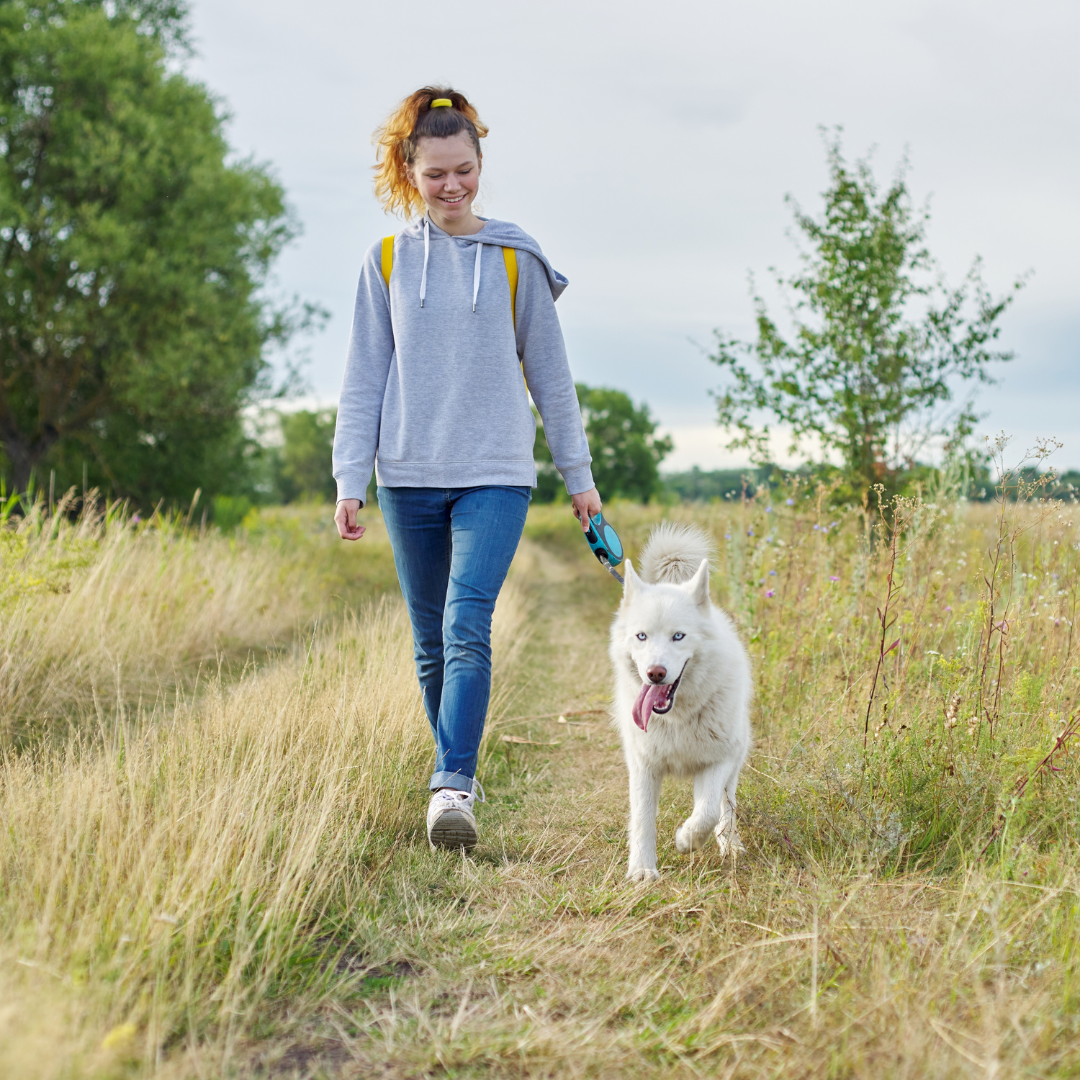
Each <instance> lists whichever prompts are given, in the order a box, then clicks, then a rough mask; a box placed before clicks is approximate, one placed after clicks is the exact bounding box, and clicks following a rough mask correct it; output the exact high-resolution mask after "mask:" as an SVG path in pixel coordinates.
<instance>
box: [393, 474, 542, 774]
mask: <svg viewBox="0 0 1080 1080" xmlns="http://www.w3.org/2000/svg"><path fill="white" fill-rule="evenodd" d="M378 493H379V508H380V509H381V510H382V515H383V521H384V522H385V523H386V531H387V532H388V533H389V534H390V543H391V545H392V546H393V549H394V564H395V566H396V567H397V574H398V582H399V583H400V585H401V592H402V595H403V596H404V597H405V603H406V605H407V607H408V609H409V619H410V620H411V622H412V632H413V647H414V653H415V656H416V674H417V677H418V678H419V680H420V689H421V691H422V693H423V695H424V709H425V711H426V712H427V717H428V721H429V722H430V723H431V730H432V733H433V734H434V736H435V772H434V774H433V775H432V777H431V783H430V785H429V786H430V788H431V790H432V791H434V790H435V789H436V788H441V787H449V788H457V789H458V790H460V791H471V790H472V780H473V776H474V775H475V773H476V759H477V755H478V753H479V750H480V737H481V736H482V735H483V734H484V720H485V718H486V717H487V707H488V699H489V698H490V697H491V615H492V612H493V611H494V610H495V600H496V599H497V597H498V595H499V590H500V589H501V588H502V584H503V581H504V580H505V579H506V573H507V571H508V570H509V569H510V561H511V560H512V559H513V557H514V552H515V551H516V550H517V546H518V541H519V540H520V539H521V532H522V529H523V528H524V527H525V513H526V511H527V510H528V508H529V500H530V499H531V498H532V491H531V490H530V489H529V488H527V487H471V488H403V487H394V488H384V487H380V488H379V492H378Z"/></svg>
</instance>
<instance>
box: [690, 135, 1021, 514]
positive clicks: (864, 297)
mask: <svg viewBox="0 0 1080 1080" xmlns="http://www.w3.org/2000/svg"><path fill="white" fill-rule="evenodd" d="M827 152H828V166H829V176H830V181H831V182H830V185H829V188H828V190H827V191H826V192H825V193H824V199H825V209H824V213H823V214H822V216H821V217H820V218H814V217H811V216H810V215H809V214H806V213H804V212H803V211H802V210H801V209H800V208H799V206H798V205H797V204H794V203H793V200H792V199H791V197H790V196H789V197H788V201H789V202H792V203H793V205H794V212H795V223H796V225H797V227H798V229H799V231H800V232H801V233H802V235H803V236H804V237H805V238H806V240H807V241H808V242H809V249H808V250H803V251H802V252H801V261H802V269H801V271H800V272H799V273H796V274H794V275H793V276H791V277H784V276H782V275H780V274H778V273H776V272H775V271H773V273H774V275H775V278H776V282H777V285H778V286H779V287H780V289H781V290H783V291H784V292H786V294H787V296H788V298H789V303H790V312H791V321H792V330H793V335H792V336H791V337H785V336H784V335H783V334H782V333H781V330H780V328H779V327H778V326H777V324H776V323H775V322H774V321H773V319H772V318H771V316H770V315H769V313H768V311H767V310H766V305H765V302H764V300H763V299H762V298H761V297H760V296H755V298H754V303H755V307H756V309H757V329H758V336H757V341H756V342H755V343H753V344H745V343H742V342H739V341H737V340H735V339H734V338H731V337H728V336H726V335H725V334H724V333H722V332H721V331H716V351H715V353H714V354H713V355H712V356H711V357H710V359H712V360H713V361H714V362H715V363H717V364H719V365H720V367H721V368H723V369H724V370H725V371H727V372H728V374H729V376H730V381H729V383H728V384H727V386H726V387H725V388H724V389H723V390H722V391H721V392H720V393H718V394H717V401H718V419H719V423H720V424H721V425H723V426H726V427H728V428H729V429H734V432H735V434H734V436H733V437H732V439H731V441H730V442H729V443H728V446H729V448H738V447H743V448H749V449H750V450H751V452H752V455H753V457H754V459H755V460H757V461H762V462H763V461H765V460H766V455H767V453H768V437H769V421H770V420H774V421H776V422H779V423H780V424H783V425H786V426H788V427H789V428H790V431H791V440H792V448H791V450H792V452H798V451H801V452H802V454H803V456H804V457H805V458H806V459H807V460H810V459H812V457H813V455H814V454H815V452H820V453H822V454H824V455H830V454H832V455H836V456H838V457H839V458H840V459H841V460H842V461H843V466H842V468H843V473H844V478H845V480H846V485H847V489H848V490H847V492H846V494H847V495H849V496H851V495H853V496H855V497H858V498H861V497H863V496H864V495H865V493H866V492H867V491H868V490H869V489H870V488H871V486H872V485H875V484H882V485H883V486H884V488H885V489H886V491H889V490H895V488H896V487H897V485H898V484H899V483H900V481H901V479H902V470H903V469H905V468H911V467H912V466H913V465H914V464H915V462H916V461H917V459H918V455H919V454H921V453H925V452H926V450H927V449H928V448H929V445H930V444H931V443H932V442H933V440H934V439H935V438H936V439H939V440H941V441H942V442H943V444H944V447H945V449H946V451H952V452H957V450H958V448H960V447H961V446H962V444H963V440H964V439H965V438H966V436H968V435H969V434H970V433H971V431H972V426H973V424H974V422H975V420H976V419H977V417H976V416H975V414H974V413H973V411H972V402H971V400H968V402H967V403H966V404H964V405H962V406H961V407H960V408H958V409H954V410H953V411H952V413H951V415H950V414H948V413H947V412H946V410H947V409H948V406H949V403H950V402H951V400H952V397H953V391H954V388H955V387H956V386H957V384H958V383H961V382H965V381H969V380H976V381H978V382H984V383H985V382H992V381H993V379H992V378H991V377H990V375H989V372H988V371H987V367H988V365H989V364H991V363H992V362H994V361H1004V360H1010V359H1012V354H1011V353H1009V352H1005V351H1002V350H1000V349H998V348H996V347H995V345H994V343H995V342H996V340H997V337H998V334H999V330H1000V327H999V319H1000V316H1001V314H1002V313H1003V312H1004V311H1005V309H1006V308H1007V307H1008V305H1009V304H1010V303H1011V300H1012V297H1011V296H1007V297H1003V298H995V297H993V296H991V294H990V292H989V290H988V289H987V288H986V286H985V285H984V284H983V281H982V278H981V274H980V269H981V267H980V262H979V260H978V259H976V260H975V262H974V264H973V266H972V268H971V270H970V271H969V273H968V275H967V277H966V278H965V279H964V281H963V283H962V284H961V285H960V286H959V287H958V288H955V289H950V288H949V287H948V286H947V285H945V283H944V281H943V279H942V278H941V276H940V275H939V274H938V273H937V268H936V263H935V261H934V260H933V259H932V257H931V256H930V253H929V251H928V250H927V248H926V245H925V231H926V223H927V221H928V220H929V215H928V213H927V212H926V211H925V210H923V211H918V212H916V211H913V209H912V207H911V200H910V197H909V195H908V190H907V185H906V182H905V179H904V167H903V166H902V167H901V169H900V170H899V172H898V174H897V176H896V177H895V179H894V180H893V182H892V184H891V185H890V186H889V188H888V189H887V190H886V191H885V192H884V193H880V192H879V188H878V184H877V182H876V181H875V179H874V177H873V174H872V172H871V170H870V165H869V163H868V162H867V161H866V160H862V161H857V162H856V163H855V165H854V166H848V164H847V163H846V162H845V161H844V158H843V155H842V152H841V145H840V139H839V132H838V133H837V134H836V136H835V137H834V138H833V139H832V140H831V141H830V142H828V143H827ZM1020 285H1021V282H1020V281H1017V282H1016V285H1015V288H1019V287H1020ZM763 414H764V419H765V422H764V424H761V423H760V421H761V419H762V416H763Z"/></svg>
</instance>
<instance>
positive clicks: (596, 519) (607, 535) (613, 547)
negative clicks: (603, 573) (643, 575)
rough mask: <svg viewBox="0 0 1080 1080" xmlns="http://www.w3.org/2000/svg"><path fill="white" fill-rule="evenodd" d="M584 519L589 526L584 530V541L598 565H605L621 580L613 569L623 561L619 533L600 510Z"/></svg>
mask: <svg viewBox="0 0 1080 1080" xmlns="http://www.w3.org/2000/svg"><path fill="white" fill-rule="evenodd" d="M586 520H587V521H588V523H589V527H588V529H586V530H585V533H584V535H585V540H586V542H587V543H588V545H589V547H590V548H591V549H592V553H593V554H594V555H595V556H596V557H597V559H598V560H599V561H600V565H601V566H603V567H605V568H606V569H607V570H608V571H609V572H610V573H611V575H612V576H613V577H614V578H615V579H616V580H618V581H620V582H621V581H622V577H621V575H619V574H618V573H616V571H615V569H614V568H615V567H616V566H618V565H619V563H621V562H622V561H623V554H624V553H623V546H622V541H621V540H620V539H619V534H618V533H617V532H616V531H615V529H614V528H613V527H612V524H611V522H610V521H608V519H607V518H606V517H604V515H603V513H602V512H601V513H599V514H594V515H593V516H592V517H591V518H587V519H586Z"/></svg>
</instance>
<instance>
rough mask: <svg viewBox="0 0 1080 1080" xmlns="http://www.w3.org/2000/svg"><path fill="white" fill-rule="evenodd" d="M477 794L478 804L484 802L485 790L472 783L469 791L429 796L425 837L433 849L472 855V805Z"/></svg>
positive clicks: (473, 832)
mask: <svg viewBox="0 0 1080 1080" xmlns="http://www.w3.org/2000/svg"><path fill="white" fill-rule="evenodd" d="M478 793H479V795H480V801H481V802H486V801H487V798H486V796H485V795H484V789H483V788H482V787H481V786H480V782H479V781H478V780H475V779H474V780H473V782H472V791H457V790H455V789H454V788H443V790H442V791H434V792H432V794H431V802H429V803H428V811H427V836H428V843H430V844H431V846H432V847H433V848H436V847H443V848H465V850H466V851H471V850H472V849H473V848H474V847H476V817H475V816H474V814H473V805H474V804H475V803H476V796H477V794H478Z"/></svg>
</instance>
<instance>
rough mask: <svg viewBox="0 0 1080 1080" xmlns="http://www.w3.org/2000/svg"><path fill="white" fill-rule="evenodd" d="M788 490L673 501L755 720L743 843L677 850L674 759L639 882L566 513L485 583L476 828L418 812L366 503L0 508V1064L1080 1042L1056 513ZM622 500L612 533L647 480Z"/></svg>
mask: <svg viewBox="0 0 1080 1080" xmlns="http://www.w3.org/2000/svg"><path fill="white" fill-rule="evenodd" d="M792 495H793V504H792V505H790V506H789V505H787V502H786V499H785V498H783V497H780V496H777V495H775V494H774V495H773V496H772V502H771V503H770V501H769V497H768V496H766V495H765V494H762V495H760V496H759V498H758V499H756V500H753V501H749V502H743V503H738V502H736V503H734V504H723V505H713V506H707V507H697V508H689V507H676V508H673V509H669V510H667V511H666V513H667V514H668V516H670V517H674V518H678V519H683V520H694V521H697V522H698V523H700V524H702V525H703V526H705V527H706V528H708V529H709V530H710V531H711V532H712V533H713V534H714V536H715V537H716V540H717V550H718V559H717V565H716V568H715V573H714V576H713V595H714V599H715V600H716V601H717V602H718V603H721V604H722V605H723V606H725V608H726V609H727V610H728V611H729V612H730V613H731V614H732V616H733V617H734V618H735V620H736V622H737V623H738V625H739V626H740V629H741V631H742V633H743V635H744V639H745V640H746V642H747V644H748V646H749V648H750V650H751V654H752V656H753V660H754V665H755V672H756V681H757V688H758V691H757V693H758V696H757V701H756V703H755V709H754V730H755V741H756V747H755V750H754V752H753V754H752V756H751V758H750V760H749V763H748V766H747V768H746V770H745V771H744V773H743V781H742V785H741V788H740V803H739V807H740V818H741V822H740V832H741V834H742V836H743V839H744V842H745V844H746V847H747V850H746V851H745V852H744V853H742V854H740V855H739V856H738V858H737V860H728V861H722V860H721V859H720V857H719V854H718V852H717V850H716V849H715V848H712V849H706V850H705V851H702V852H698V853H696V854H695V855H694V856H688V857H683V856H679V855H677V854H676V853H675V850H674V843H673V833H674V829H675V826H676V825H677V824H678V823H679V822H680V821H681V820H682V818H683V817H684V816H685V815H686V813H687V812H688V810H689V806H690V789H689V784H688V783H673V782H669V783H668V785H667V786H666V787H665V789H664V794H663V798H662V802H661V823H660V836H661V843H660V860H661V866H662V876H661V878H660V880H659V881H658V882H655V883H652V884H649V885H638V886H631V885H629V884H627V883H626V882H624V880H623V875H624V873H625V854H626V853H625V838H624V830H625V814H626V794H625V790H624V786H625V778H624V770H623V766H622V760H621V754H620V752H619V748H618V744H617V740H616V738H615V737H614V734H613V731H612V729H611V727H610V725H609V723H608V721H607V719H606V717H605V715H604V710H605V706H606V702H607V696H608V683H609V678H608V670H607V658H606V636H607V626H608V623H609V621H610V617H611V614H612V612H613V610H614V608H615V606H616V605H617V603H618V600H619V590H618V587H617V585H616V584H615V583H614V582H613V581H612V580H611V579H610V578H609V577H608V576H607V575H606V574H605V573H603V571H602V570H601V569H600V568H599V567H598V566H597V564H596V562H595V560H593V559H592V557H591V556H590V555H589V554H588V551H587V548H586V547H585V545H584V544H583V543H582V541H581V540H580V538H578V537H577V535H576V533H575V529H576V525H575V523H574V522H573V521H572V519H571V518H570V517H569V513H568V511H567V510H566V509H565V508H557V507H534V508H533V510H532V511H531V513H530V517H529V522H528V525H527V528H526V536H525V539H524V540H523V542H522V545H521V548H520V550H519V553H518V556H517V558H516V560H515V563H514V567H513V569H512V571H511V576H510V580H509V582H508V585H507V587H506V589H505V590H504V594H503V597H502V598H501V599H500V603H499V608H498V609H497V612H496V626H495V668H496V670H495V693H494V697H493V703H492V709H491V715H490V719H489V723H488V730H487V734H486V737H485V743H484V748H483V752H482V759H481V767H480V776H481V779H482V780H483V782H484V785H485V788H486V790H487V795H488V801H487V804H486V805H484V806H482V807H480V810H479V821H480V825H481V843H480V846H479V847H478V848H477V849H476V850H475V852H474V853H473V854H472V856H470V857H469V858H464V857H462V856H461V855H460V854H458V855H452V854H447V853H433V852H431V851H430V850H428V848H427V846H426V841H425V838H424V827H423V815H424V809H425V806H426V801H427V796H426V791H425V782H426V777H427V775H428V774H429V772H430V766H431V758H432V748H431V744H430V734H429V732H428V730H427V724H426V721H425V720H424V718H423V715H422V711H421V708H420V701H419V693H418V691H417V689H416V685H415V679H414V676H413V674H412V666H411V646H410V641H409V635H408V628H407V623H406V621H405V619H404V615H403V611H402V607H401V601H400V598H399V597H398V595H397V592H396V584H395V578H394V575H393V563H392V558H391V556H390V552H389V547H388V544H387V541H386V537H385V533H384V532H383V531H382V529H381V526H380V524H379V521H378V517H377V513H375V512H365V513H367V515H368V522H369V524H371V526H372V527H371V529H370V530H369V533H368V535H367V536H366V537H365V538H364V540H363V541H361V542H360V543H359V544H357V545H351V546H346V545H343V544H341V543H340V542H338V541H336V540H335V539H334V538H333V534H332V533H331V531H330V529H331V527H332V526H331V523H330V521H329V512H328V511H327V510H326V509H324V508H301V509H295V510H280V511H263V512H262V513H261V514H253V515H251V516H250V517H249V518H248V520H247V521H246V522H245V525H244V527H242V528H240V529H239V530H237V532H236V533H235V534H234V535H232V536H228V537H226V536H221V535H220V534H218V533H216V532H209V533H202V532H200V531H199V530H198V529H189V528H187V527H186V526H185V523H184V522H183V521H182V520H176V521H170V522H166V521H162V520H160V519H153V520H151V521H149V522H138V523H136V522H132V521H131V520H128V519H125V518H124V517H123V516H122V515H121V514H119V513H118V512H115V511H114V512H113V513H112V514H111V515H110V516H108V517H107V518H106V517H100V516H99V517H92V516H85V517H84V518H83V519H81V521H80V522H78V523H75V524H70V523H68V522H67V521H66V520H65V519H63V518H61V517H56V518H53V519H50V518H48V517H46V516H43V515H41V514H40V513H38V514H36V515H32V516H31V517H30V518H29V519H26V520H24V521H23V522H22V523H21V524H19V525H18V527H16V526H15V525H14V524H12V523H10V522H9V523H8V525H7V527H6V529H5V531H3V532H2V533H0V559H2V561H0V741H2V745H3V754H4V757H3V761H2V767H0V768H2V771H0V1075H2V1076H5V1077H6V1076H10V1077H18V1078H23V1077H25V1078H28V1080H36V1078H46V1077H48V1078H53V1077H55V1078H67V1077H82V1076H88V1077H89V1076H92V1077H103V1078H104V1077H116V1078H122V1077H123V1078H126V1077H143V1076H150V1075H153V1076H161V1077H168V1078H173V1077H176V1078H180V1077H185V1078H186V1077H200V1078H217V1077H230V1076H272V1077H282V1078H286V1077H296V1078H300V1077H320V1076H322V1077H343V1078H344V1077H368V1076H379V1077H387V1078H395V1077H401V1078H404V1077H427V1076H435V1077H438V1076H446V1077H605V1078H606V1077H624V1076H625V1077H652V1076H656V1077H660V1076H665V1077H666V1076H671V1077H683V1076H685V1077H779V1076H783V1077H802V1076H806V1077H874V1078H880V1077H910V1078H916V1077H919V1078H922V1077H930V1078H937V1077H941V1078H945V1077H969V1076H970V1077H1013V1076H1016V1077H1070V1076H1080V969H1078V963H1080V901H1078V889H1080V869H1078V866H1080V848H1078V839H1080V808H1078V805H1077V795H1078V792H1080V784H1078V781H1080V767H1078V764H1077V759H1076V754H1075V744H1074V742H1073V740H1071V739H1070V738H1066V737H1065V736H1067V735H1068V733H1069V731H1070V730H1072V729H1071V728H1070V727H1069V725H1070V724H1071V722H1072V717H1073V715H1074V712H1075V710H1076V708H1077V706H1078V701H1077V696H1078V691H1080V664H1078V660H1077V644H1076V642H1075V641H1074V636H1073V624H1074V622H1075V620H1076V614H1077V613H1076V605H1077V600H1078V592H1077V590H1078V585H1080V582H1078V577H1077V568H1078V562H1080V554H1078V551H1077V544H1078V537H1077V534H1076V524H1075V521H1074V515H1073V507H1071V506H1056V505H1055V506H1050V505H1046V504H1044V505H1041V506H1027V507H1024V506H1013V505H1009V506H1007V507H1006V508H1005V510H1004V517H1003V518H1001V517H1000V514H999V510H998V509H996V508H995V507H994V506H992V505H991V506H979V507H969V506H967V505H964V504H959V503H955V504H954V503H949V502H942V503H941V504H938V505H935V504H931V503H926V504H924V503H911V504H905V505H904V506H902V507H901V508H900V514H901V525H902V529H901V530H900V531H899V532H897V534H896V535H897V542H896V544H895V545H892V544H890V543H889V542H888V537H887V536H885V535H884V534H883V535H882V536H880V537H879V538H878V540H877V541H876V542H875V543H873V544H871V543H869V542H868V538H867V535H866V533H865V531H864V528H863V526H862V524H861V519H860V518H859V516H858V515H857V514H855V513H846V512H837V511H834V510H831V509H829V508H828V506H827V504H826V503H825V500H824V499H823V498H818V497H817V496H815V495H814V494H813V493H811V494H808V495H807V494H804V495H802V496H801V497H800V496H799V495H798V493H794V492H793V493H792ZM608 511H609V516H610V517H611V519H612V520H613V521H614V522H615V523H616V525H617V526H618V527H619V528H620V530H621V532H622V533H623V535H624V539H625V540H626V541H627V544H628V547H629V548H630V549H631V552H633V551H634V550H636V549H637V548H639V547H640V545H641V544H642V543H643V542H644V539H645V538H646V536H647V535H648V530H649V528H650V527H651V525H652V524H653V523H654V522H655V521H657V520H659V519H660V517H661V515H662V514H663V513H664V512H665V511H662V510H661V509H659V508H642V507H638V506H633V505H629V504H624V505H618V504H616V505H613V506H611V507H609V508H608ZM890 574H891V579H890ZM890 580H891V588H890ZM879 612H881V613H883V615H884V620H883V621H882V619H881V618H880V617H879ZM894 620H895V621H894ZM883 622H884V628H883ZM894 642H896V644H894ZM1070 747H1073V748H1074V749H1072V750H1070Z"/></svg>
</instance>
